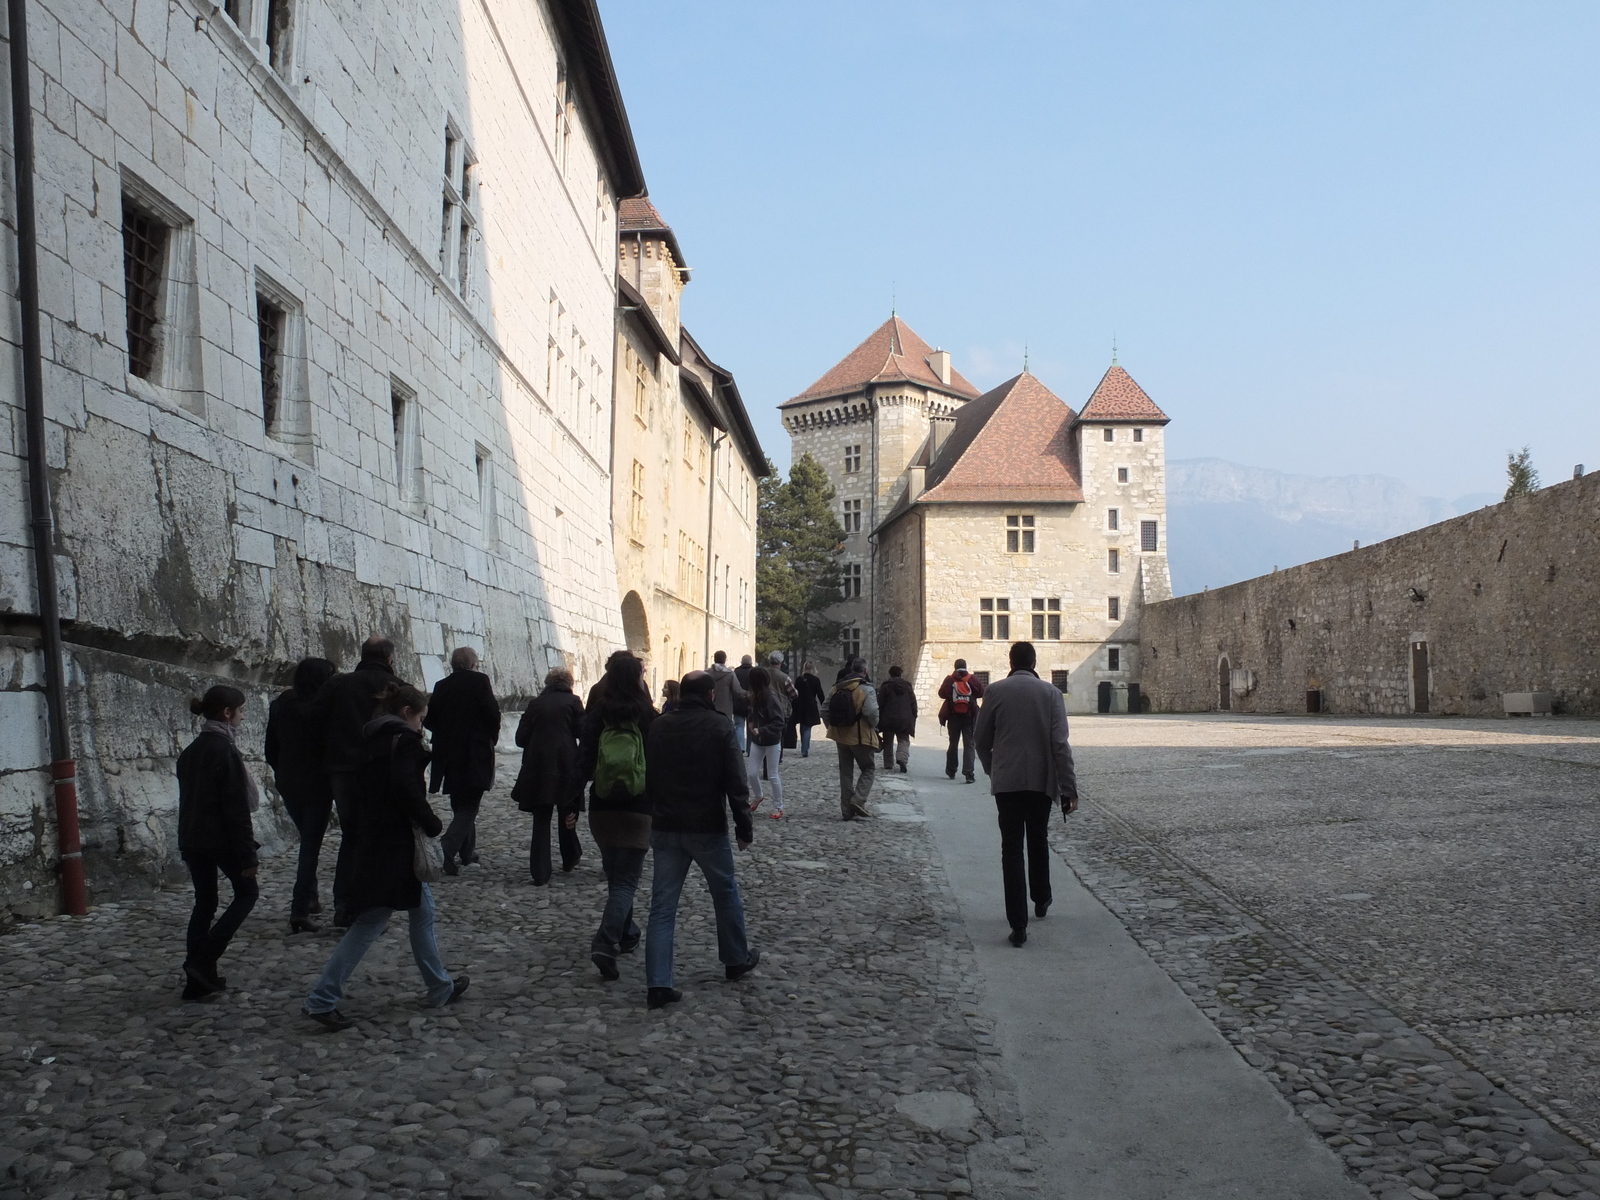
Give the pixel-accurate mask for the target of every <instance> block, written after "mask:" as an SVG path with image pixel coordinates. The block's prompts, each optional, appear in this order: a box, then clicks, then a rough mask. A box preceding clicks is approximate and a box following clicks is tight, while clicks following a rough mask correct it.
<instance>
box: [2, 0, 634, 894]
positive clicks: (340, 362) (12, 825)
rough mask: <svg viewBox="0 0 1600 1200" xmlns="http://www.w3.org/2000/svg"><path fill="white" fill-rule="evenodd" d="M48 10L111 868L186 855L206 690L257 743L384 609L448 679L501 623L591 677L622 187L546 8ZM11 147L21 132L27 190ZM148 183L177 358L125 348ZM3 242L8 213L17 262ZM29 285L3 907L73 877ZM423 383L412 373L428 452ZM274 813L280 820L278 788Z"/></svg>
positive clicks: (35, 21)
mask: <svg viewBox="0 0 1600 1200" xmlns="http://www.w3.org/2000/svg"><path fill="white" fill-rule="evenodd" d="M29 9H30V46H31V49H32V52H33V56H34V65H35V72H36V73H35V87H34V104H35V117H34V128H35V132H36V138H37V141H38V172H37V175H38V178H37V186H38V206H39V216H40V220H39V235H40V243H41V245H40V257H41V262H40V273H41V286H42V296H41V304H42V307H43V318H44V339H43V340H44V353H45V359H46V361H45V364H44V375H45V388H46V406H47V410H48V417H49V421H50V428H49V438H48V451H49V459H50V465H51V467H52V469H53V480H52V484H53V487H54V490H55V501H56V517H57V521H58V542H57V547H56V549H57V554H58V557H59V561H60V563H61V574H62V579H63V593H64V595H63V611H64V615H65V616H66V617H67V618H69V620H70V621H71V622H72V624H71V626H70V628H69V630H68V633H67V636H68V640H69V642H70V643H71V650H70V656H71V661H70V663H69V667H70V680H69V683H70V687H71V689H72V696H71V704H72V712H73V717H74V728H73V735H74V744H75V748H76V751H77V754H78V756H79V761H80V767H79V771H80V780H81V789H82V794H83V798H84V809H83V811H84V828H85V843H86V856H87V860H88V865H89V877H90V882H91V886H92V887H93V888H94V889H95V894H96V895H97V896H102V897H103V896H104V895H106V894H107V893H108V890H109V888H110V883H111V881H113V880H115V879H118V878H121V877H125V876H141V875H142V876H143V877H146V878H148V877H152V876H156V875H159V874H160V873H161V872H162V871H164V870H167V869H169V868H170V867H171V866H172V853H173V848H172V832H173V824H174V816H175V805H176V786H175V782H174V780H173V777H172V762H173V758H174V756H175V755H176V753H177V751H178V749H179V748H180V747H181V745H182V744H183V743H184V742H186V741H187V739H188V737H189V736H190V734H191V732H192V725H191V724H190V721H189V718H188V714H187V711H186V709H185V707H184V704H185V701H186V699H187V697H188V695H189V694H190V693H192V692H196V691H199V690H202V689H203V688H204V687H205V686H207V685H208V684H209V683H212V682H216V681H219V680H225V681H229V682H233V683H235V684H237V685H240V686H243V687H245V688H246V690H247V692H249V694H250V695H251V697H252V703H251V711H250V715H249V718H248V723H247V726H246V728H247V734H246V737H245V742H246V744H247V745H249V746H252V747H254V746H258V745H259V744H260V736H259V735H260V732H261V720H262V711H261V705H260V704H259V703H258V700H262V701H264V700H265V698H266V697H267V696H268V695H269V694H270V693H271V691H272V690H273V689H274V687H275V686H276V685H279V684H281V682H282V681H283V680H284V678H285V676H286V674H287V672H288V671H289V670H290V669H291V668H292V666H293V663H294V662H295V661H296V660H297V659H298V658H300V657H301V656H303V655H306V654H322V655H326V656H327V657H330V658H333V659H335V660H337V661H339V662H340V663H341V665H343V666H345V667H349V666H350V665H352V663H353V659H354V653H355V649H356V646H357V645H358V643H359V642H360V640H361V639H362V638H364V637H366V636H367V635H369V634H371V633H374V632H382V633H386V634H389V635H390V636H392V637H393V638H394V639H395V640H396V642H397V643H399V645H400V647H401V656H400V669H401V672H402V674H404V675H406V676H407V677H409V678H411V679H413V680H415V681H418V682H423V683H431V682H432V681H434V680H436V679H438V678H439V677H440V676H441V675H442V674H443V673H444V671H445V658H446V656H447V655H448V653H449V650H450V649H451V648H452V647H453V646H455V645H460V644H463V643H466V644H471V645H475V646H478V647H480V648H481V649H482V650H483V652H484V656H485V662H486V668H487V670H488V671H489V672H490V674H491V677H492V678H493V679H494V681H495V684H496V686H497V688H498V690H499V691H500V692H501V694H502V695H504V696H508V697H511V698H515V697H519V696H526V695H529V694H531V693H532V692H534V691H535V690H536V689H537V687H538V684H539V681H540V678H541V676H542V674H543V672H544V671H545V670H546V669H547V668H548V666H549V665H550V664H551V663H552V662H555V661H565V662H567V663H568V664H569V665H571V666H572V667H573V668H574V669H575V670H576V671H577V673H578V674H579V676H580V680H583V679H584V678H585V677H588V678H593V677H594V676H595V674H596V673H597V671H598V669H599V665H600V663H601V662H603V660H604V657H605V654H606V653H607V652H608V651H609V650H610V649H612V648H613V647H615V646H616V645H619V644H621V641H622V629H621V621H620V614H619V605H618V597H617V590H616V575H615V561H614V555H613V551H612V545H611V524H610V520H609V512H608V508H609V506H608V504H607V503H606V502H605V499H604V498H605V497H606V496H607V495H608V489H609V487H610V479H609V467H608V456H609V445H608V439H609V413H608V410H609V405H610V398H611V384H610V376H611V350H610V346H611V344H612V339H613V329H614V326H613V320H614V309H615V290H614V289H615V270H616V259H617V249H616V232H615V230H616V212H615V208H614V205H613V204H611V203H610V196H611V194H612V189H610V188H609V186H608V185H605V184H604V181H603V179H602V178H601V169H600V167H599V165H598V162H599V159H598V157H597V151H596V144H597V143H596V141H595V139H594V137H593V135H592V134H591V131H590V130H589V128H588V127H587V126H586V124H585V120H586V116H585V111H584V110H582V109H580V108H578V107H576V106H571V107H569V108H568V110H567V112H566V116H565V118H564V128H563V129H562V130H559V131H558V130H557V129H556V128H555V126H556V124H557V122H556V118H555V113H556V111H557V105H556V100H555V97H556V95H557V86H558V85H557V78H558V69H557V58H558V52H559V47H558V44H557V39H556V37H555V35H554V33H553V32H552V30H553V26H552V24H551V22H550V18H549V15H548V13H547V11H546V9H545V8H544V6H543V5H540V4H507V3H503V2H501V0H490V2H489V3H486V4H484V5H474V6H457V5H444V6H440V5H433V6H429V5H424V4H418V3H414V2H411V0H383V2H377V3H368V2H357V0H325V2H324V3H318V4H302V5H296V6H295V7H294V12H295V14H296V16H295V22H296V26H295V27H294V29H293V36H292V39H291V41H290V45H291V47H292V49H291V50H290V51H289V61H288V62H287V63H279V64H278V65H277V66H276V67H275V66H274V65H273V64H272V63H270V62H269V61H267V58H266V57H265V54H264V46H263V44H262V42H261V41H260V37H259V34H260V32H261V30H262V29H263V28H264V25H263V22H264V21H265V11H266V5H265V3H263V2H261V0H257V3H255V4H253V5H250V4H247V5H243V6H241V10H240V11H241V12H251V13H253V16H252V17H251V18H249V19H248V20H247V21H246V23H247V25H250V26H252V27H251V28H246V29H243V30H241V29H239V28H237V27H236V26H235V25H234V24H233V22H232V21H231V20H230V18H229V17H228V16H226V15H225V14H224V13H223V11H222V10H221V9H220V8H218V7H217V6H216V5H213V4H211V3H208V2H204V0H170V2H169V0H161V2H159V3H145V2H141V3H139V4H137V5H134V4H131V3H127V2H126V0H115V2H113V0H105V2H104V3H102V2H100V0H40V2H38V3H35V4H32V5H30V6H29ZM527 97H532V101H529V100H528V99H526V98H527ZM447 128H448V129H449V131H450V136H451V137H452V138H454V139H457V140H456V142H455V143H454V144H455V146H456V147H457V149H456V150H455V152H454V154H452V155H451V156H450V158H451V160H452V161H453V162H454V163H455V164H456V168H455V169H456V171H457V180H458V182H459V164H460V162H461V148H462V147H465V148H466V149H467V150H468V151H469V152H470V155H471V156H472V160H473V162H474V166H473V173H472V181H473V187H472V188H471V190H470V197H469V201H468V205H467V207H468V210H469V211H470V213H471V215H472V218H473V219H474V220H475V222H476V231H475V232H474V233H469V236H468V250H469V262H470V267H469V270H468V272H467V276H466V278H465V281H463V279H462V277H461V272H460V267H459V264H460V262H461V259H460V258H459V257H458V256H457V254H456V252H455V245H456V243H455V242H454V241H453V238H454V237H455V236H456V234H455V233H454V230H455V229H456V228H457V226H455V225H453V224H452V225H447V226H446V234H445V243H444V245H443V247H441V198H442V196H443V195H444V188H445V175H446V159H447V153H446V144H447V143H446V132H447ZM7 141H8V142H9V139H7ZM5 149H6V150H9V145H7V146H6V147H5ZM12 178H13V171H12V167H11V164H10V162H9V161H7V162H5V164H4V166H3V169H0V180H3V188H4V191H3V194H0V202H3V207H4V211H5V212H7V213H9V212H11V211H12V210H13V206H14V204H13V200H12V197H11V180H12ZM124 194H129V195H133V196H135V197H136V198H137V199H138V200H139V201H140V203H141V204H144V205H146V206H149V207H152V208H154V209H155V210H156V211H157V212H158V213H159V215H161V217H162V219H163V220H164V221H168V222H171V223H173V224H174V228H175V229H176V230H177V232H176V233H175V234H174V235H173V239H174V240H173V242H172V245H173V249H172V250H171V252H170V254H169V257H168V261H167V264H166V265H167V274H168V276H169V279H168V282H167V283H165V284H164V285H163V286H164V288H165V289H166V290H165V291H164V295H165V296H168V297H175V298H176V299H175V300H174V302H173V303H171V304H168V305H167V308H166V311H167V315H168V316H169V317H170V318H172V320H171V322H170V324H169V325H164V327H163V328H164V330H165V332H164V336H167V335H170V336H171V338H172V339H175V340H171V341H169V342H168V345H169V346H170V347H173V348H174V350H173V354H174V355H175V357H172V358H171V360H170V361H171V363H172V364H173V365H174V369H173V370H171V371H169V370H167V368H166V367H163V368H162V370H161V372H158V373H157V374H159V375H160V378H158V379H157V380H156V381H155V382H153V383H152V382H150V381H147V380H146V379H143V378H136V377H135V376H133V375H131V374H130V373H129V371H128V342H127V328H126V325H127V323H126V309H125V299H124V274H123V243H122V239H123V235H122V222H123V204H122V202H121V197H122V196H123V195H124ZM597 194H598V196H599V199H600V202H599V203H598V204H597ZM13 254H14V241H13V238H12V237H11V236H10V235H9V234H7V235H6V236H4V237H0V279H3V280H4V286H5V287H6V288H7V289H9V288H10V287H11V286H13V284H12V281H13V280H14V279H15V277H16V272H15V262H14V258H13ZM268 288H270V289H271V291H272V293H273V295H274V297H275V298H276V299H277V300H278V301H281V302H282V303H283V304H285V305H287V306H288V308H289V309H290V310H291V312H292V316H291V321H292V323H293V325H294V327H295V329H296V331H297V332H296V334H295V336H294V338H293V339H292V341H293V351H294V353H293V354H292V355H290V354H289V352H288V351H287V350H286V351H285V358H284V359H283V363H284V370H285V376H284V377H285V380H286V383H285V400H284V404H283V411H285V412H289V413H290V414H291V415H292V418H293V419H292V420H288V421H280V424H279V427H278V428H276V429H274V428H271V427H269V426H268V424H267V422H266V420H265V417H264V409H263V402H262V386H261V370H260V362H261V359H260V342H259V328H258V323H257V317H256V313H257V295H258V292H260V291H262V290H264V289H268ZM15 312H16V304H15V302H14V298H13V297H10V296H8V297H7V303H6V305H5V313H6V316H5V317H4V318H3V324H0V378H4V379H5V380H7V381H11V382H12V383H13V386H9V387H0V427H3V431H4V436H0V450H3V451H4V452H3V454H0V633H3V634H6V635H8V636H10V637H11V638H12V641H11V642H10V643H8V644H7V647H6V655H7V656H8V657H7V660H6V661H7V662H9V663H10V669H8V670H7V671H6V672H5V676H4V678H3V679H0V693H3V694H0V705H3V706H4V707H3V708H0V719H3V722H4V723H3V725H0V734H3V736H0V742H4V743H6V744H7V745H8V747H9V750H8V751H7V754H6V756H5V762H4V765H3V769H0V913H3V912H4V911H5V910H6V909H7V908H12V909H14V910H17V911H28V910H29V909H30V907H32V908H37V907H39V905H38V904H37V902H36V901H35V900H33V899H30V897H29V896H27V895H24V892H28V891H31V892H32V894H33V896H37V895H39V894H40V893H41V892H51V891H53V887H51V886H50V872H51V863H52V861H53V857H54V847H53V840H54V839H53V831H52V829H51V828H50V827H51V824H52V821H51V813H50V808H49V803H48V786H47V783H46V781H45V779H44V774H43V771H42V770H41V769H40V768H41V767H42V765H43V762H44V757H45V755H44V750H43V746H42V742H41V741H40V740H39V739H38V737H37V736H36V735H37V720H38V718H37V712H36V711H35V710H36V709H37V707H38V704H37V698H38V694H39V693H38V691H37V689H38V686H39V685H38V667H37V652H36V651H33V650H30V649H29V647H31V646H34V645H36V642H34V641H32V640H31V639H30V637H29V634H30V632H31V633H36V632H37V621H36V619H35V617H34V615H33V614H36V612H37V605H36V601H35V598H34V595H33V588H32V571H31V566H30V562H29V554H30V551H29V549H28V547H29V544H30V543H29V537H30V534H29V526H28V513H27V509H26V503H25V496H26V489H25V469H24V462H23V458H22V456H21V455H22V447H23V437H22V435H21V412H20V403H21V401H20V387H17V386H14V381H16V380H18V379H20V366H19V362H18V350H17V345H18V342H19V340H20V338H19V335H18V331H17V329H16V327H15V321H16V317H15V316H14V314H15ZM179 352H181V355H180V353H179ZM164 353H165V352H164ZM179 367H181V370H179V369H177V368H179ZM396 384H399V385H401V386H402V387H403V388H405V389H408V393H409V394H410V395H411V403H412V407H411V408H409V409H408V415H407V416H406V419H405V422H404V426H405V427H404V430H403V431H402V433H401V434H400V439H401V440H402V441H403V450H402V452H400V453H397V450H396V443H397V433H396V420H395V416H394V412H393V410H392V407H391V404H392V390H391V389H392V388H394V386H395V385H396ZM602 418H605V419H602ZM597 498H598V499H597ZM257 769H258V770H261V768H260V765H259V763H257ZM263 778H265V773H264V772H263ZM261 826H262V829H263V831H264V833H266V834H267V836H264V837H263V841H267V842H269V843H270V842H271V840H272V838H271V830H272V828H274V827H275V822H274V820H273V819H272V818H270V817H263V819H262V822H261ZM28 883H32V884H34V885H35V886H34V887H33V888H32V889H26V888H24V887H23V885H24V884H28ZM49 903H50V901H48V900H47V901H46V902H45V903H44V904H43V907H45V908H48V907H49Z"/></svg>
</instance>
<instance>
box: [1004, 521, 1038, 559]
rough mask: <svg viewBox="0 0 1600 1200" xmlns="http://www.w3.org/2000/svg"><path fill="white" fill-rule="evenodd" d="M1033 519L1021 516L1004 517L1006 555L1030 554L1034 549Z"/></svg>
mask: <svg viewBox="0 0 1600 1200" xmlns="http://www.w3.org/2000/svg"><path fill="white" fill-rule="evenodd" d="M1033 534H1034V528H1033V518H1032V517H1031V516H1023V515H1021V514H1018V515H1015V516H1008V517H1006V553H1007V554H1032V553H1033V549H1034V540H1033Z"/></svg>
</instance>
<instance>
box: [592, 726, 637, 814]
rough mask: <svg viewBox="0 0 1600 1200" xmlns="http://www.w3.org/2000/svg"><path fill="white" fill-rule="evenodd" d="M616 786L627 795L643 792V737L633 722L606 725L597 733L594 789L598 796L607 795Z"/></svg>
mask: <svg viewBox="0 0 1600 1200" xmlns="http://www.w3.org/2000/svg"><path fill="white" fill-rule="evenodd" d="M618 788H621V789H622V790H623V791H624V792H626V793H627V794H628V795H630V796H642V795H644V738H643V737H642V736H640V733H639V726H638V723H637V722H634V721H629V722H628V723H627V724H626V725H607V726H606V727H605V729H604V730H602V731H601V733H600V753H599V756H598V757H597V759H596V760H595V766H594V792H595V795H597V796H610V795H611V794H612V793H613V792H615V791H616V790H617V789H618Z"/></svg>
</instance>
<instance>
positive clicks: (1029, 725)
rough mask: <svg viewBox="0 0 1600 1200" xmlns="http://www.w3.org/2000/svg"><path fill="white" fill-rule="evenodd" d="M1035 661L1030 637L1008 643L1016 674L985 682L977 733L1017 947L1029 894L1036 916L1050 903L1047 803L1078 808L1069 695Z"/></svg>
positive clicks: (1023, 935)
mask: <svg viewBox="0 0 1600 1200" xmlns="http://www.w3.org/2000/svg"><path fill="white" fill-rule="evenodd" d="M1037 661H1038V656H1037V654H1036V653H1035V651H1034V648H1033V643H1032V642H1017V643H1015V644H1014V645H1013V646H1012V647H1011V674H1010V675H1008V676H1006V678H1004V679H1002V680H1000V681H999V682H998V683H996V684H994V685H993V686H991V687H990V688H989V689H988V692H987V694H986V695H985V696H984V701H983V708H982V710H981V711H980V712H979V714H978V729H977V736H976V738H974V741H976V742H977V749H978V758H979V760H980V761H981V762H982V763H983V770H984V773H985V774H986V775H988V776H989V790H990V791H991V792H992V793H993V794H994V803H995V811H996V813H997V815H998V816H999V820H1000V872H1001V876H1002V878H1003V881H1004V890H1005V901H1006V920H1007V921H1008V922H1009V923H1010V925H1011V944H1012V945H1013V946H1021V945H1022V944H1023V943H1024V942H1026V941H1027V940H1028V898H1029V896H1030V895H1031V896H1032V898H1033V914H1034V916H1036V917H1042V916H1044V915H1045V912H1046V911H1047V910H1048V909H1049V907H1050V899H1051V896H1050V843H1049V841H1048V839H1047V836H1046V835H1047V831H1048V828H1049V823H1050V808H1051V806H1052V805H1053V804H1054V803H1055V801H1056V800H1057V799H1058V798H1059V799H1060V801H1061V813H1062V815H1063V816H1065V815H1067V814H1068V813H1071V812H1074V811H1075V810H1076V809H1077V807H1078V780H1077V776H1076V775H1075V774H1074V772H1073V766H1072V747H1071V746H1070V745H1069V744H1068V741H1067V706H1066V702H1065V701H1064V700H1063V699H1062V698H1061V692H1060V690H1059V689H1058V688H1056V687H1055V686H1054V685H1052V684H1048V683H1045V682H1044V681H1043V680H1042V679H1040V678H1039V676H1038V674H1037V673H1036V672H1035V671H1034V664H1035V663H1036V662H1037ZM1024 845H1026V847H1027V853H1026V868H1024V853H1023V847H1024Z"/></svg>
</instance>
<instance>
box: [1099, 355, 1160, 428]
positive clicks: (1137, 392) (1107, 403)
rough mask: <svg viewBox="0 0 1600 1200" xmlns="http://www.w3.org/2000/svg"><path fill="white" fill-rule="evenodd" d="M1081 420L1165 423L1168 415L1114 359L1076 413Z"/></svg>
mask: <svg viewBox="0 0 1600 1200" xmlns="http://www.w3.org/2000/svg"><path fill="white" fill-rule="evenodd" d="M1078 420H1080V421H1149V422H1150V423H1151V424H1156V423H1157V422H1159V423H1161V424H1163V425H1164V424H1166V422H1167V421H1168V420H1170V418H1169V417H1168V416H1167V414H1166V413H1164V412H1162V411H1161V410H1160V409H1159V408H1157V407H1156V404H1155V401H1154V400H1152V399H1150V397H1149V396H1147V395H1145V394H1144V389H1143V388H1142V387H1140V386H1139V385H1138V384H1137V383H1135V382H1134V381H1133V376H1132V375H1129V374H1128V373H1127V372H1126V371H1124V370H1123V369H1122V368H1121V367H1119V366H1118V365H1117V364H1116V363H1112V364H1111V369H1110V370H1109V371H1107V372H1106V373H1105V375H1104V376H1103V377H1102V378H1101V380H1100V386H1099V387H1097V388H1095V389H1094V395H1092V396H1090V397H1089V403H1087V404H1085V405H1084V406H1083V412H1081V413H1080V414H1078Z"/></svg>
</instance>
